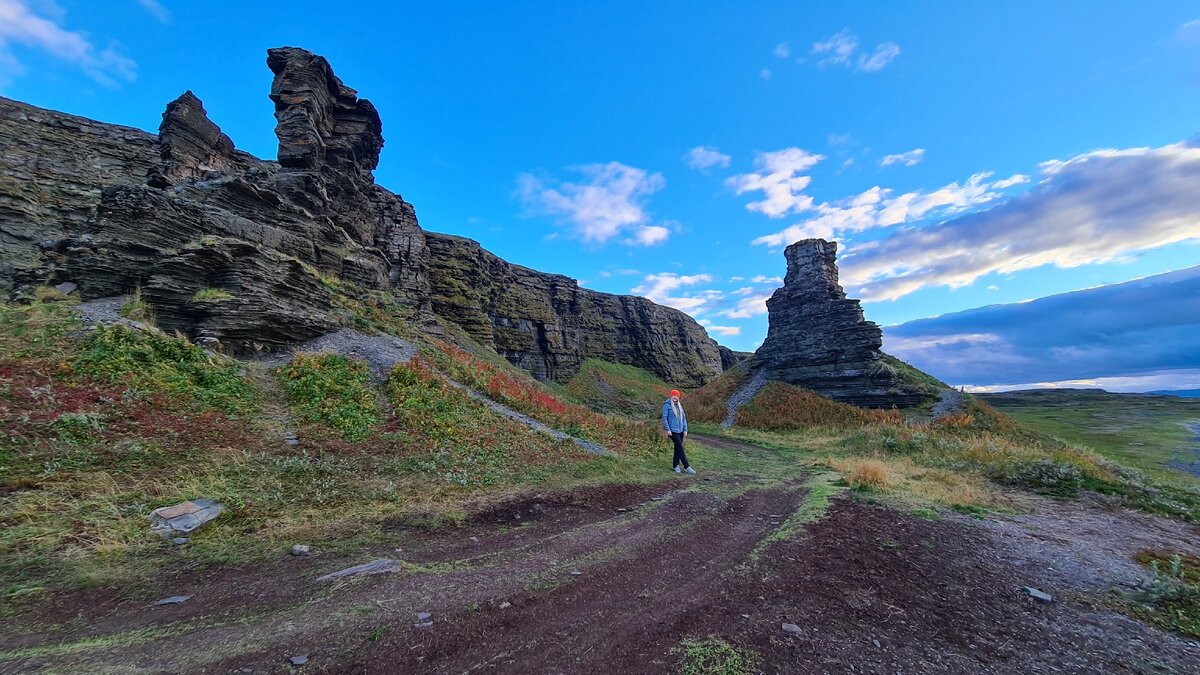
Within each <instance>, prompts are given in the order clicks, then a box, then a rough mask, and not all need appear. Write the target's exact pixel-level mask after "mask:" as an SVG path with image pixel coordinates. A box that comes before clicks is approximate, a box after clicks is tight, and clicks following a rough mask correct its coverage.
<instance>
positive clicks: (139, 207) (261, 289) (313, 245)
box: [0, 47, 731, 386]
mask: <svg viewBox="0 0 1200 675" xmlns="http://www.w3.org/2000/svg"><path fill="white" fill-rule="evenodd" d="M267 65H268V67H269V68H270V69H271V71H272V73H273V74H274V76H275V77H274V81H273V83H272V86H271V100H272V101H273V102H274V104H275V117H276V120H277V126H276V135H277V136H278V139H279V154H278V161H277V162H271V161H265V160H260V159H257V158H255V157H253V156H251V155H249V154H247V153H245V152H242V151H239V150H237V149H236V148H235V147H234V143H233V141H232V140H231V139H230V138H229V137H228V136H227V135H225V134H224V133H222V132H221V130H220V128H219V127H218V126H217V125H216V124H215V123H214V122H213V121H212V120H210V119H209V118H208V115H207V114H206V112H205V110H204V106H203V104H202V103H201V101H200V99H199V98H197V97H196V96H195V95H194V94H192V93H191V92H190V91H189V92H185V93H184V94H183V95H182V96H180V97H179V98H178V99H176V100H175V101H173V102H171V103H170V104H168V106H167V109H166V112H164V113H163V121H162V125H161V126H160V128H159V133H158V135H157V136H155V135H153V134H149V133H145V132H142V131H138V130H136V129H129V128H125V127H118V126H114V125H107V124H102V123H99V122H93V121H90V120H86V119H83V118H79V117H74V116H71V115H64V114H62V113H56V112H53V111H49V110H42V109H39V108H35V107H33V106H29V105H25V104H23V103H19V102H16V101H10V100H8V99H3V98H0V172H2V173H0V289H3V290H7V291H10V292H19V291H20V290H21V289H22V288H26V287H29V286H33V285H37V284H43V283H56V282H64V281H65V282H74V283H76V284H78V288H79V291H80V293H81V295H82V296H83V297H84V298H85V299H86V298H96V297H104V296H112V295H120V294H124V293H128V292H130V291H131V290H133V289H135V288H141V289H142V294H143V297H144V298H145V299H146V300H147V301H148V302H149V303H150V305H151V306H152V309H153V310H154V313H155V315H156V319H157V322H158V324H159V326H160V327H162V328H164V329H166V330H179V331H181V332H183V333H185V334H187V335H189V336H191V337H193V338H196V339H200V340H204V341H207V342H209V343H211V344H214V345H220V346H221V348H223V349H226V350H229V351H233V352H244V351H258V350H273V349H276V348H279V347H281V346H283V345H286V344H288V343H291V342H295V341H298V340H305V339H309V338H312V337H315V336H318V335H321V334H323V333H325V332H327V331H330V330H333V329H335V328H336V327H337V326H338V325H339V322H340V321H341V320H342V317H340V316H339V314H338V310H337V306H336V303H335V297H334V295H333V293H334V291H333V290H331V286H332V284H330V283H328V282H329V281H330V280H331V279H334V278H336V279H339V280H341V281H343V282H350V283H351V284H352V285H353V286H354V287H355V288H358V289H362V290H364V291H386V292H387V293H389V294H390V295H391V296H392V297H394V298H395V299H396V301H397V302H398V303H401V304H403V305H405V306H406V307H408V308H409V310H410V314H411V316H412V320H413V321H414V323H416V324H417V325H418V326H420V327H431V326H433V325H434V324H435V322H436V321H437V316H436V315H441V317H442V318H444V319H445V320H449V321H452V322H454V323H457V324H459V325H460V326H462V327H463V328H464V329H465V330H466V331H467V332H468V333H470V334H471V335H473V336H474V337H476V338H477V339H479V340H480V341H482V342H483V343H484V344H487V345H489V346H493V347H494V348H495V349H496V350H497V351H498V352H499V353H501V354H503V355H504V356H505V357H506V358H508V359H509V360H510V361H512V362H513V363H515V364H517V365H520V366H522V367H525V368H527V369H529V370H530V372H532V373H533V374H534V375H535V376H537V377H542V378H551V379H558V380H562V379H566V378H569V377H571V376H572V375H573V374H574V373H575V372H576V371H577V369H578V367H579V364H580V363H581V362H582V361H583V359H585V358H587V357H598V358H603V359H608V360H611V361H616V362H618V363H624V364H629V365H634V366H638V367H641V368H646V369H648V370H650V371H652V372H654V373H655V374H657V375H658V376H659V377H662V378H664V379H666V380H668V381H670V382H672V383H675V384H677V385H680V386H695V385H699V384H701V383H703V382H704V381H705V380H707V379H709V378H711V377H713V376H714V375H716V374H718V373H720V372H721V370H722V364H723V362H728V361H729V360H730V358H731V357H730V356H728V355H725V356H724V358H723V355H722V353H721V352H720V351H718V347H717V344H716V343H715V342H714V341H713V340H712V339H710V338H709V337H708V336H707V334H706V333H705V332H704V329H703V328H701V327H700V326H699V325H698V324H697V323H696V322H695V321H694V320H692V319H691V318H690V317H688V316H687V315H685V314H683V313H682V312H678V311H676V310H674V309H670V308H666V307H661V306H658V305H655V304H654V303H652V302H650V301H649V300H645V299H644V298H635V297H628V296H615V295H607V294H603V293H596V292H593V291H588V290H585V289H581V288H579V285H578V284H577V283H576V282H575V281H574V280H571V279H568V278H566V277H562V276H556V275H550V274H541V273H538V272H535V271H533V270H529V269H526V268H523V267H519V266H516V265H512V264H509V263H507V262H505V261H503V260H501V259H499V258H497V257H496V256H494V255H492V254H490V253H488V252H487V251H484V250H483V249H482V248H481V247H480V246H479V245H478V244H476V243H475V242H471V241H468V240H464V239H460V238H457V237H449V236H445V235H433V234H427V233H426V232H425V231H424V230H422V229H421V227H420V226H419V225H418V223H417V217H416V212H415V210H414V209H413V207H412V205H411V204H409V203H407V202H405V201H404V200H403V199H402V198H400V197H399V196H398V195H396V194H394V193H392V192H389V191H388V190H386V189H384V188H382V187H380V186H379V185H377V184H375V181H374V177H373V175H372V171H373V170H374V169H375V167H376V165H377V164H378V161H379V153H380V150H381V149H382V147H383V135H382V123H381V121H380V117H379V114H378V112H377V111H376V109H375V107H374V106H373V105H372V104H371V103H370V102H369V101H367V100H365V99H361V98H359V97H358V95H357V93H356V92H355V91H354V90H353V89H351V88H349V87H347V86H346V85H345V84H343V83H342V81H341V80H340V79H338V77H337V76H336V75H335V74H334V72H333V69H332V68H331V67H330V65H329V63H328V62H327V61H326V60H325V59H324V58H323V57H321V56H318V55H315V54H312V53H310V52H307V51H305V50H303V49H297V48H291V47H285V48H279V49H271V50H268V53H267ZM435 313H436V314H435Z"/></svg>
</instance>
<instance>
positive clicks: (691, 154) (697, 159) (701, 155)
mask: <svg viewBox="0 0 1200 675" xmlns="http://www.w3.org/2000/svg"><path fill="white" fill-rule="evenodd" d="M683 159H684V161H686V162H687V165H688V166H690V167H692V168H693V169H701V170H703V169H708V168H711V167H714V166H719V167H721V168H722V169H723V168H725V167H727V166H729V160H730V159H731V157H730V156H729V155H726V154H724V153H722V152H721V151H719V150H717V149H716V148H714V147H712V146H708V145H703V146H697V147H694V148H692V149H691V150H688V152H687V154H686V155H684V158H683Z"/></svg>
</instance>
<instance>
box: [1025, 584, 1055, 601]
mask: <svg viewBox="0 0 1200 675" xmlns="http://www.w3.org/2000/svg"><path fill="white" fill-rule="evenodd" d="M1025 592H1026V593H1028V594H1029V597H1031V598H1033V599H1034V600H1037V601H1038V602H1054V598H1053V597H1051V596H1050V594H1049V593H1043V592H1041V591H1039V590H1038V589H1036V588H1034V587H1032V586H1026V587H1025Z"/></svg>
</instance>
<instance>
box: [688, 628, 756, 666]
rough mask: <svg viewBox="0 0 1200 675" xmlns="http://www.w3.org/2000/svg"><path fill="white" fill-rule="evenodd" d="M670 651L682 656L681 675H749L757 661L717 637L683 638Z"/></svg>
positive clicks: (750, 655)
mask: <svg viewBox="0 0 1200 675" xmlns="http://www.w3.org/2000/svg"><path fill="white" fill-rule="evenodd" d="M671 653H672V654H679V655H681V656H682V660H683V662H682V664H680V666H679V672H680V673H681V674H682V675H750V674H751V673H754V672H755V670H754V666H755V664H756V661H757V659H756V658H755V657H754V656H753V655H752V654H750V653H748V652H744V651H739V650H738V649H736V648H735V647H734V646H733V645H731V644H729V643H728V642H726V641H724V640H722V639H720V638H718V637H707V638H704V639H702V640H695V639H688V640H684V641H683V642H681V643H680V644H679V646H678V647H674V648H672V649H671Z"/></svg>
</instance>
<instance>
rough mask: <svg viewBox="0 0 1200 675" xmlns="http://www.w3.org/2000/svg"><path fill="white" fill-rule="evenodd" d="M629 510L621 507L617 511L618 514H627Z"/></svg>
mask: <svg viewBox="0 0 1200 675" xmlns="http://www.w3.org/2000/svg"><path fill="white" fill-rule="evenodd" d="M628 510H629V509H627V508H625V507H619V508H618V509H617V513H625V512H626V511H628Z"/></svg>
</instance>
